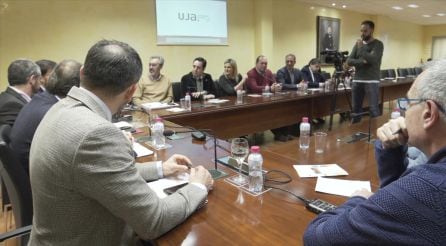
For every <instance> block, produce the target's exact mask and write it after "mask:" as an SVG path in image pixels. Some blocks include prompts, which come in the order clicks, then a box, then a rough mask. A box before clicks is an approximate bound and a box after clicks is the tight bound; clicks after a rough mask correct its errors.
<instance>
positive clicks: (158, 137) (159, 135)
mask: <svg viewBox="0 0 446 246" xmlns="http://www.w3.org/2000/svg"><path fill="white" fill-rule="evenodd" d="M163 133H164V124H163V120H162V119H161V118H156V123H155V124H154V125H153V130H152V136H153V145H154V146H155V148H156V149H161V148H163V147H164V146H165V144H166V137H164V134H163Z"/></svg>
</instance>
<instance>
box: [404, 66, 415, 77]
mask: <svg viewBox="0 0 446 246" xmlns="http://www.w3.org/2000/svg"><path fill="white" fill-rule="evenodd" d="M406 70H407V75H409V76H415V69H414V68H412V67H410V68H406Z"/></svg>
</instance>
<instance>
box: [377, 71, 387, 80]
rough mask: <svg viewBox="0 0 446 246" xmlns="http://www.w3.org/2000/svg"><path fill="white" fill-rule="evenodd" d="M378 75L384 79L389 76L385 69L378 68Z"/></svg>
mask: <svg viewBox="0 0 446 246" xmlns="http://www.w3.org/2000/svg"><path fill="white" fill-rule="evenodd" d="M379 77H380V79H385V78H388V77H389V73H388V72H387V70H380V71H379Z"/></svg>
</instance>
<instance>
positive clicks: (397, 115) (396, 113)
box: [390, 108, 401, 119]
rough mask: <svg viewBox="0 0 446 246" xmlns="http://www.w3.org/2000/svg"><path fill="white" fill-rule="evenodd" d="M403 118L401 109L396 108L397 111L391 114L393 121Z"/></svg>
mask: <svg viewBox="0 0 446 246" xmlns="http://www.w3.org/2000/svg"><path fill="white" fill-rule="evenodd" d="M400 116H401V112H400V109H399V108H396V109H395V110H393V112H392V113H391V114H390V118H391V119H396V118H398V117H400Z"/></svg>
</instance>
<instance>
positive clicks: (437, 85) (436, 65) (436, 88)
mask: <svg viewBox="0 0 446 246" xmlns="http://www.w3.org/2000/svg"><path fill="white" fill-rule="evenodd" d="M416 91H417V94H418V95H417V96H418V97H419V98H422V99H431V100H433V101H435V102H437V103H438V104H439V105H440V106H441V107H442V108H443V109H445V107H446V59H441V60H437V61H432V62H429V63H427V64H426V66H425V68H424V72H423V76H422V77H421V78H420V81H419V83H418V84H417V87H416ZM442 115H443V116H444V117H442V118H443V119H444V120H445V119H446V116H445V115H444V114H442Z"/></svg>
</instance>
